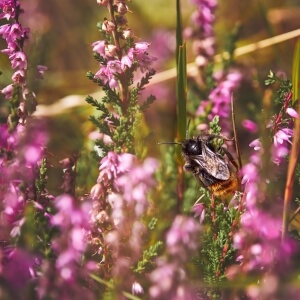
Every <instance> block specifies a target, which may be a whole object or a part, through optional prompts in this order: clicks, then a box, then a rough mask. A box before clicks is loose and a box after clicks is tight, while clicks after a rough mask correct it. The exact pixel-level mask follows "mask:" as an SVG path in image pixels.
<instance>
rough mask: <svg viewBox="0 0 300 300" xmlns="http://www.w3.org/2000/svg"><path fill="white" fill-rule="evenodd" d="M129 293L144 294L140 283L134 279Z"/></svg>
mask: <svg viewBox="0 0 300 300" xmlns="http://www.w3.org/2000/svg"><path fill="white" fill-rule="evenodd" d="M131 293H132V295H135V296H138V295H143V294H144V289H143V287H142V286H141V284H140V283H138V282H137V281H135V282H134V283H133V284H132V288H131Z"/></svg>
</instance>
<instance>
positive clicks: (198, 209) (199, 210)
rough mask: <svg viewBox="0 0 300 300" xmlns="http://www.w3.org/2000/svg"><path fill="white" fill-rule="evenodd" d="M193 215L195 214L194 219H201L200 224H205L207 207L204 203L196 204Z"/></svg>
mask: <svg viewBox="0 0 300 300" xmlns="http://www.w3.org/2000/svg"><path fill="white" fill-rule="evenodd" d="M192 211H193V213H195V215H194V218H198V217H199V221H200V224H202V223H203V221H204V217H205V206H204V204H202V203H196V204H194V206H193V208H192Z"/></svg>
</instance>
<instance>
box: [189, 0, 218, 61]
mask: <svg viewBox="0 0 300 300" xmlns="http://www.w3.org/2000/svg"><path fill="white" fill-rule="evenodd" d="M192 2H193V3H194V4H195V5H196V7H197V9H196V11H195V12H194V13H193V15H192V17H191V20H192V23H193V27H188V28H186V29H185V31H184V35H185V36H186V37H187V38H193V50H194V53H195V54H196V60H195V61H196V64H197V66H199V67H204V66H206V65H207V64H208V62H209V60H210V59H211V58H212V57H213V55H214V54H215V36H214V30H213V24H214V21H215V16H214V11H215V9H216V7H217V2H216V0H192Z"/></svg>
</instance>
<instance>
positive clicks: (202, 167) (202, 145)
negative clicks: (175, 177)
mask: <svg viewBox="0 0 300 300" xmlns="http://www.w3.org/2000/svg"><path fill="white" fill-rule="evenodd" d="M216 138H220V139H223V140H229V139H226V138H224V137H221V136H216V135H213V134H208V133H201V134H200V135H199V136H198V137H195V138H187V139H186V140H184V141H183V142H181V143H175V142H174V143H173V142H172V143H166V144H179V145H181V147H182V155H183V158H184V161H185V164H184V170H185V171H187V172H191V173H192V174H193V175H194V177H195V178H196V179H197V180H198V181H199V182H200V183H201V185H202V186H203V187H205V188H207V189H208V190H209V191H210V192H211V193H212V194H213V195H214V196H216V197H220V198H226V197H227V196H228V195H230V194H234V193H235V192H236V191H237V190H238V187H239V181H238V178H237V171H238V165H237V163H236V162H235V161H234V159H233V157H232V155H231V154H230V153H229V152H228V151H227V150H226V149H225V148H223V147H221V148H220V149H215V147H214V146H213V144H212V140H213V139H216ZM221 149H223V152H224V153H225V154H224V156H222V155H221ZM226 158H227V159H226ZM233 167H234V168H235V171H234V170H233Z"/></svg>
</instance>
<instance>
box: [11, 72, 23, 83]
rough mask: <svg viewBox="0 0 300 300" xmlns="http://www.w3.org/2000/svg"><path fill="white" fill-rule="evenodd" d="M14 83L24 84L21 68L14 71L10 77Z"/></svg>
mask: <svg viewBox="0 0 300 300" xmlns="http://www.w3.org/2000/svg"><path fill="white" fill-rule="evenodd" d="M11 78H12V80H13V81H14V82H15V83H18V84H24V83H25V72H24V71H23V70H18V71H16V72H15V73H14V74H13V76H12V77H11Z"/></svg>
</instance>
